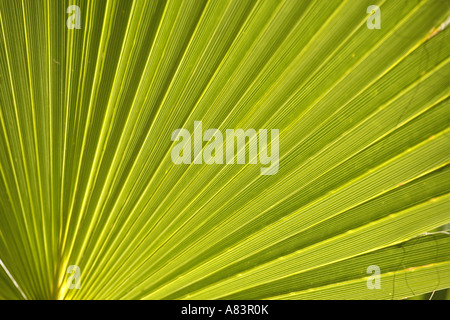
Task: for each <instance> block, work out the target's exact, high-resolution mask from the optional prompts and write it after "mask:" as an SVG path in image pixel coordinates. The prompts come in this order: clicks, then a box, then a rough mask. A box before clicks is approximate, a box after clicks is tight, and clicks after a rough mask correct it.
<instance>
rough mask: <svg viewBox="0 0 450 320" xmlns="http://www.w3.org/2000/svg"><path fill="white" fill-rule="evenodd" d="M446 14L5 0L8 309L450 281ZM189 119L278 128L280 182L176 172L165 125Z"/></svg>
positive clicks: (174, 0) (335, 292)
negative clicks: (33, 302)
mask: <svg viewBox="0 0 450 320" xmlns="http://www.w3.org/2000/svg"><path fill="white" fill-rule="evenodd" d="M72 5H76V6H78V7H79V8H80V16H79V17H80V20H81V22H80V28H79V29H78V28H76V27H75V28H72V29H70V28H69V26H70V22H71V21H72V20H71V19H72V18H73V15H74V14H75V15H76V14H77V13H76V11H72V9H70V10H69V12H68V13H67V9H68V7H70V6H72ZM370 5H377V6H378V7H380V10H381V28H380V29H370V28H368V26H367V23H366V22H367V19H368V17H369V14H367V13H366V10H367V8H368V7H369V6H370ZM74 12H75V13H74ZM448 16H449V3H448V2H447V1H445V0H429V1H426V0H423V1H389V0H378V1H375V2H373V1H366V0H361V1H350V0H348V1H306V0H302V1H292V0H284V1H282V0H276V1H275V0H260V1H256V0H248V1H239V0H227V1H215V0H213V1H206V0H187V1H181V0H169V1H144V0H134V1H125V0H123V1H114V0H108V1H106V0H102V1H100V0H84V1H70V2H69V1H59V0H48V1H44V0H42V1H31V0H22V1H7V0H0V150H1V152H0V176H1V179H0V181H1V183H0V261H1V266H2V267H1V268H0V298H2V299H23V298H26V299H56V298H59V299H402V298H407V297H411V296H417V295H421V294H424V293H428V292H432V291H434V290H441V289H446V288H449V287H450V236H449V235H448V234H447V233H446V232H441V233H436V232H432V233H430V231H433V230H435V229H437V228H439V227H440V226H442V225H445V224H446V223H448V222H450V194H449V190H450V166H449V159H450V148H449V146H450V144H449V134H450V133H449V130H450V129H449V123H450V112H449V110H450V108H449V107H450V99H449V81H448V79H449V71H450V59H449V55H448V52H450V41H449V32H450V31H449V29H448V28H447V25H448V18H447V17H448ZM67 20H69V21H67ZM75 25H76V23H75ZM200 120H201V121H202V124H203V128H204V130H206V129H207V128H217V129H219V130H220V131H221V132H225V130H226V129H237V128H242V129H244V130H247V129H249V128H255V129H256V130H258V129H262V128H264V129H278V130H279V134H280V136H279V141H280V149H279V170H278V172H277V173H276V174H274V175H261V174H260V169H261V165H254V164H249V163H247V164H235V165H225V164H223V165H220V164H214V165H207V164H202V165H197V164H194V163H192V164H190V165H187V164H181V165H175V164H174V163H173V161H172V159H171V150H172V148H173V147H174V145H175V144H176V143H175V142H174V141H172V140H171V135H172V132H173V131H174V130H176V129H178V128H186V129H187V130H189V132H191V133H192V132H193V131H194V121H200ZM206 145H207V144H206V142H205V143H204V144H203V148H204V147H205V146H206ZM236 151H237V152H245V153H246V154H247V155H248V154H249V151H248V148H245V149H243V148H241V149H239V150H236ZM260 151H261V150H260ZM247 158H248V157H247ZM371 265H376V266H378V267H379V268H380V270H381V276H380V281H381V282H380V283H381V287H380V288H379V289H369V288H368V281H370V278H369V276H370V274H368V273H367V268H368V267H369V266H371ZM69 266H78V267H79V268H80V270H81V282H80V284H81V288H80V289H70V288H69V287H68V286H67V279H68V277H69V274H68V273H67V268H68V267H69Z"/></svg>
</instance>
